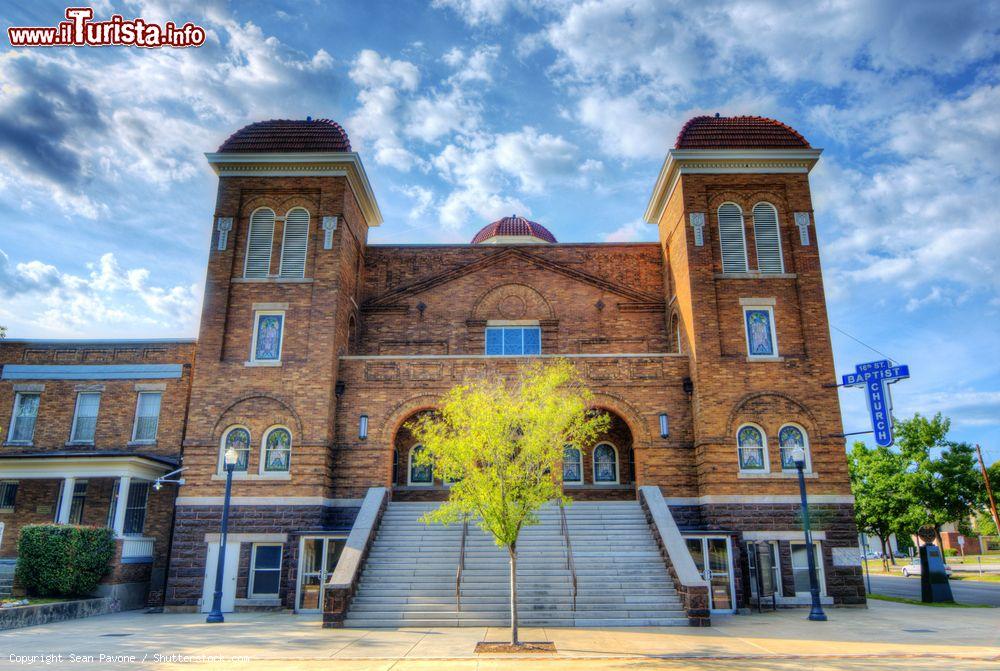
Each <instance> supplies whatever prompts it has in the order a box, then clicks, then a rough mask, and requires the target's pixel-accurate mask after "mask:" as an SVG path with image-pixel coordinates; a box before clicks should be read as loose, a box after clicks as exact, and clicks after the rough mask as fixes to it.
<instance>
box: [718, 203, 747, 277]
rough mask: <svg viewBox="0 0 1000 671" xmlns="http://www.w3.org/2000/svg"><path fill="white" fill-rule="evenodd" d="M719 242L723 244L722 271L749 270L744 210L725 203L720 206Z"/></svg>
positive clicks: (736, 271) (739, 271)
mask: <svg viewBox="0 0 1000 671" xmlns="http://www.w3.org/2000/svg"><path fill="white" fill-rule="evenodd" d="M719 242H720V244H721V245H722V272H724V273H745V272H746V271H747V242H746V237H745V235H744V232H743V210H741V209H740V207H739V205H735V204H733V203H723V204H722V206H721V207H719Z"/></svg>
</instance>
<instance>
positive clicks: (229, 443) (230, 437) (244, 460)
mask: <svg viewBox="0 0 1000 671" xmlns="http://www.w3.org/2000/svg"><path fill="white" fill-rule="evenodd" d="M229 448H232V449H233V450H235V451H236V465H235V466H234V467H233V470H234V471H237V472H240V471H246V470H247V465H248V464H249V463H250V431H249V430H248V429H246V428H245V427H242V426H233V427H230V428H228V429H226V432H225V433H224V434H222V445H221V449H220V450H219V472H220V473H225V472H226V451H227V450H229Z"/></svg>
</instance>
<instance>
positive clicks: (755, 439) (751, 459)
mask: <svg viewBox="0 0 1000 671" xmlns="http://www.w3.org/2000/svg"><path fill="white" fill-rule="evenodd" d="M736 442H737V444H738V445H739V456H740V470H742V471H764V470H767V469H766V461H765V456H764V434H763V433H762V432H761V430H760V429H758V428H757V427H755V426H744V427H742V428H740V430H739V432H738V433H737V434H736Z"/></svg>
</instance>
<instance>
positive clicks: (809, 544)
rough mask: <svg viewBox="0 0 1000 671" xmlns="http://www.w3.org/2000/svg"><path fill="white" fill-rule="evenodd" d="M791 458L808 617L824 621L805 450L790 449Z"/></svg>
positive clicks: (824, 614) (815, 620)
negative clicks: (799, 516)
mask: <svg viewBox="0 0 1000 671" xmlns="http://www.w3.org/2000/svg"><path fill="white" fill-rule="evenodd" d="M792 460H793V461H795V469H796V470H797V471H798V472H799V496H800V497H801V499H802V530H803V531H804V532H805V536H806V554H807V555H808V560H809V594H810V595H811V596H812V608H810V609H809V619H810V620H813V621H814V622H825V621H826V613H824V612H823V606H822V604H820V602H819V579H818V578H817V576H816V550H815V549H814V548H815V546H814V545H813V539H812V530H811V529H810V528H809V502H808V500H806V477H805V474H804V473H803V470H804V469H805V467H806V451H805V450H804V449H802V448H801V447H796V448H795V449H794V450H792Z"/></svg>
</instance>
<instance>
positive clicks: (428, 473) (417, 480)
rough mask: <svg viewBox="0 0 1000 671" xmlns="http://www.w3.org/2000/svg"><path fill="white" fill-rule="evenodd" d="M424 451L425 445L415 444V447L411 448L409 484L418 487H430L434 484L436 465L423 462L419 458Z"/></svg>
mask: <svg viewBox="0 0 1000 671" xmlns="http://www.w3.org/2000/svg"><path fill="white" fill-rule="evenodd" d="M423 451H424V446H423V445H414V446H413V449H411V450H410V464H409V480H408V484H411V485H415V486H417V487H428V486H430V485H433V484H434V467H433V466H431V465H430V464H427V463H421V462H420V460H419V459H418V456H419V455H420V453H421V452H423Z"/></svg>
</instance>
